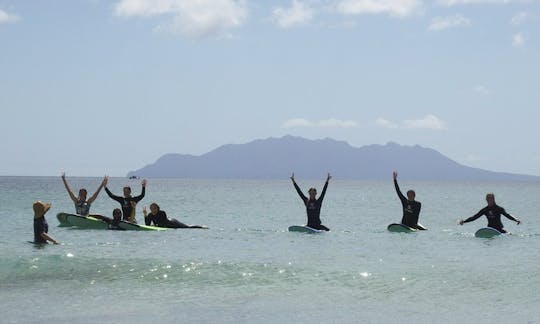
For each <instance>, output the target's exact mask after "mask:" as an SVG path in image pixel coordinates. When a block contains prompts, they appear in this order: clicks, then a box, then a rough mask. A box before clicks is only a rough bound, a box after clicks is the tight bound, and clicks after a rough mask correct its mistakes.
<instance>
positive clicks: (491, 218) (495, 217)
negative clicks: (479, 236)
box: [459, 193, 521, 233]
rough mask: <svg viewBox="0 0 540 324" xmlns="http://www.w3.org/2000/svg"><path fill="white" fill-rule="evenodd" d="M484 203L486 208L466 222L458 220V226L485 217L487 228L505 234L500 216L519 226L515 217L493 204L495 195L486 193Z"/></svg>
mask: <svg viewBox="0 0 540 324" xmlns="http://www.w3.org/2000/svg"><path fill="white" fill-rule="evenodd" d="M486 201H487V206H486V207H484V208H482V210H480V211H479V212H478V213H476V215H474V216H471V217H469V218H467V219H466V220H463V219H462V220H460V221H459V225H463V224H464V223H468V222H472V221H474V220H477V219H478V218H479V217H480V216H482V215H483V216H486V218H487V220H488V225H487V226H488V227H491V228H494V229H496V230H497V231H499V232H501V233H506V231H505V230H504V226H503V224H502V222H501V215H504V217H506V218H508V219H510V220H513V221H514V222H516V223H517V224H518V225H519V224H521V221H520V220H519V219H517V218H515V217H513V216H512V215H510V214H508V213H507V212H506V210H504V208H502V207H500V206H499V205H497V203H496V202H495V194H493V193H488V194H487V195H486Z"/></svg>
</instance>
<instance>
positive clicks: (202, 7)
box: [115, 0, 248, 38]
mask: <svg viewBox="0 0 540 324" xmlns="http://www.w3.org/2000/svg"><path fill="white" fill-rule="evenodd" d="M115 14H116V16H119V17H125V18H151V17H160V16H164V17H168V18H167V19H169V21H166V22H164V23H161V24H159V25H158V26H156V28H155V30H157V31H164V32H171V33H175V34H182V35H185V36H189V37H195V38H201V37H211V36H226V35H228V34H227V32H228V30H230V29H234V28H238V27H240V26H241V25H242V24H243V23H244V22H245V20H246V19H247V16H248V9H247V5H246V3H245V1H242V0H120V1H118V2H117V3H116V5H115Z"/></svg>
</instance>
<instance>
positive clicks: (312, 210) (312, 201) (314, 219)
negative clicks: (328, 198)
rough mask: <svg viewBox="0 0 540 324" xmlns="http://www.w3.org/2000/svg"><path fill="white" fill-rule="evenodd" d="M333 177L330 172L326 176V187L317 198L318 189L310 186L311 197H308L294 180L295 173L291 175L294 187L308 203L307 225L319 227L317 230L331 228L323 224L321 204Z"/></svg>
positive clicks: (305, 203)
mask: <svg viewBox="0 0 540 324" xmlns="http://www.w3.org/2000/svg"><path fill="white" fill-rule="evenodd" d="M330 179H332V176H330V173H328V176H327V177H326V182H325V183H324V188H323V190H322V193H321V196H320V197H319V198H318V199H317V189H315V188H310V189H309V190H308V194H309V198H307V197H306V196H305V195H304V194H303V193H302V190H301V189H300V187H298V185H297V184H296V181H295V180H294V173H293V174H292V176H291V180H292V182H293V185H294V188H295V189H296V192H297V193H298V195H299V196H300V198H301V199H302V201H303V202H304V205H306V212H307V219H308V221H307V226H308V227H311V228H314V229H317V230H323V231H329V230H330V229H329V228H328V227H326V226H324V225H322V224H321V218H320V216H321V206H322V202H323V199H324V195H325V194H326V189H327V188H328V182H329V181H330Z"/></svg>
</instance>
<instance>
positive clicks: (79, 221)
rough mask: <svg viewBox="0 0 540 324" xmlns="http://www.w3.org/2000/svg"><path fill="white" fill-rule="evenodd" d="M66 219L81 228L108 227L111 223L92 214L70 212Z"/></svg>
mask: <svg viewBox="0 0 540 324" xmlns="http://www.w3.org/2000/svg"><path fill="white" fill-rule="evenodd" d="M66 220H67V221H68V222H69V223H70V224H71V225H72V226H75V227H77V228H80V229H108V228H109V224H107V223H106V222H104V221H102V220H101V219H97V218H94V217H92V216H80V215H72V214H68V215H67V216H66Z"/></svg>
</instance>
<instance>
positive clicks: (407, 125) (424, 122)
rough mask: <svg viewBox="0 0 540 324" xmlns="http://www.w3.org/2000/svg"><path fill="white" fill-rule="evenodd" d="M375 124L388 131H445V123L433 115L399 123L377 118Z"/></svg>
mask: <svg viewBox="0 0 540 324" xmlns="http://www.w3.org/2000/svg"><path fill="white" fill-rule="evenodd" d="M375 123H376V124H377V125H379V126H381V127H384V128H388V129H405V130H414V129H427V130H434V131H443V130H447V129H448V127H447V126H446V122H444V121H443V120H441V119H439V118H438V117H437V116H434V115H426V116H424V117H423V118H420V119H408V120H404V121H401V122H393V121H390V120H387V119H384V118H378V119H377V120H376V121H375Z"/></svg>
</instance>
